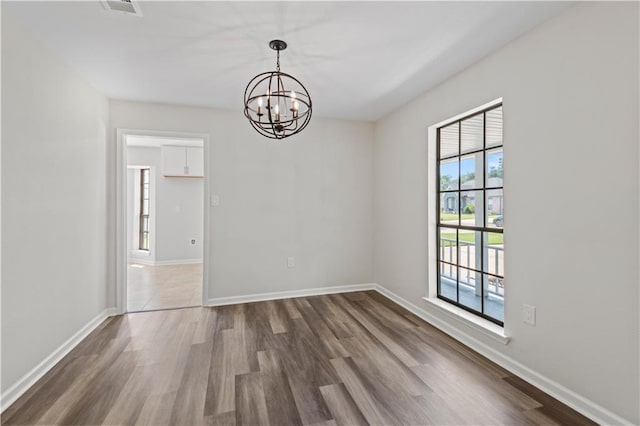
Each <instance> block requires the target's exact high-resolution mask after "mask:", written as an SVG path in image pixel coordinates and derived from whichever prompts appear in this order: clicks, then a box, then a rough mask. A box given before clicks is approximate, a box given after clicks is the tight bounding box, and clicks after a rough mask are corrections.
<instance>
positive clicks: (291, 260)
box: [287, 257, 296, 268]
mask: <svg viewBox="0 0 640 426" xmlns="http://www.w3.org/2000/svg"><path fill="white" fill-rule="evenodd" d="M295 267H296V259H295V258H293V257H287V268H295Z"/></svg>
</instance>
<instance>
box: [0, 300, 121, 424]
mask: <svg viewBox="0 0 640 426" xmlns="http://www.w3.org/2000/svg"><path fill="white" fill-rule="evenodd" d="M116 314H118V310H117V309H116V308H108V309H105V310H104V311H102V312H101V313H100V314H99V315H98V316H96V317H95V318H93V319H92V320H90V321H89V322H88V323H87V324H85V326H84V327H82V328H81V329H80V330H78V331H77V332H76V333H75V334H74V335H73V336H71V337H70V338H69V339H67V341H66V342H64V343H63V344H62V345H60V346H59V347H58V348H57V349H56V350H54V351H53V352H52V353H51V354H49V356H47V357H46V358H45V359H43V360H42V362H40V364H38V365H36V366H35V367H34V368H33V369H32V370H31V371H29V372H28V373H27V374H25V375H24V376H22V378H20V379H18V381H16V382H15V383H14V384H13V385H11V387H9V389H7V390H6V391H4V392H3V393H2V396H0V412H2V411H4V410H5V409H6V408H7V407H9V406H11V404H13V403H14V402H16V400H17V399H18V398H20V396H22V394H24V393H25V392H26V391H27V390H29V388H30V387H31V386H33V385H34V384H35V383H36V382H37V381H38V380H40V379H41V378H42V377H43V376H44V375H45V374H46V373H47V372H48V371H49V370H51V369H52V368H53V367H54V366H55V365H56V364H57V363H58V362H60V361H61V360H62V358H64V357H65V356H66V355H67V354H68V353H69V352H71V350H72V349H73V348H75V347H76V346H77V345H78V343H80V342H81V341H82V340H83V339H84V338H86V337H87V336H88V335H89V334H90V333H91V332H92V331H93V330H95V329H96V328H97V327H98V326H99V325H100V324H102V322H103V321H104V320H106V319H107V318H109V317H111V316H113V315H116Z"/></svg>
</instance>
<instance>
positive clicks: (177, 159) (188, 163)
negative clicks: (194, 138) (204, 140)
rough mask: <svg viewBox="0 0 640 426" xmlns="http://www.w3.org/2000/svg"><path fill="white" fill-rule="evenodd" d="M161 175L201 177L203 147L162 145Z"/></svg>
mask: <svg viewBox="0 0 640 426" xmlns="http://www.w3.org/2000/svg"><path fill="white" fill-rule="evenodd" d="M162 175H163V176H166V177H203V176H204V154H203V149H202V148H200V147H190V146H189V147H184V146H163V147H162Z"/></svg>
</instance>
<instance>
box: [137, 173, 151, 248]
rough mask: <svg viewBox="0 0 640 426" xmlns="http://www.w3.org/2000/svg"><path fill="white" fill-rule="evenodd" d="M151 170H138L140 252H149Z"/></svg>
mask: <svg viewBox="0 0 640 426" xmlns="http://www.w3.org/2000/svg"><path fill="white" fill-rule="evenodd" d="M150 172H151V169H140V238H139V240H140V241H139V246H138V248H139V249H140V250H147V251H148V250H149V175H150Z"/></svg>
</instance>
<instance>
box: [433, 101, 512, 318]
mask: <svg viewBox="0 0 640 426" xmlns="http://www.w3.org/2000/svg"><path fill="white" fill-rule="evenodd" d="M502 147H503V138H502V105H495V106H492V107H490V108H488V109H486V110H484V111H480V112H476V113H474V114H473V115H470V116H467V117H465V118H462V119H460V120H457V121H454V122H452V123H449V124H447V125H446V126H443V127H440V128H438V139H437V156H438V160H437V169H438V181H439V187H438V197H437V204H438V206H437V209H438V222H437V228H438V232H437V234H438V236H437V246H438V272H439V273H438V297H439V298H441V299H443V300H446V301H448V302H450V303H452V304H454V305H456V306H459V307H461V308H463V309H466V310H468V311H471V312H473V313H475V314H477V315H479V316H481V317H483V318H486V319H488V320H490V321H493V322H495V323H497V324H500V325H504V242H503V236H504V233H503V226H504V211H503V208H504V199H503V185H504V176H503V165H504V163H503V155H502Z"/></svg>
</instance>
